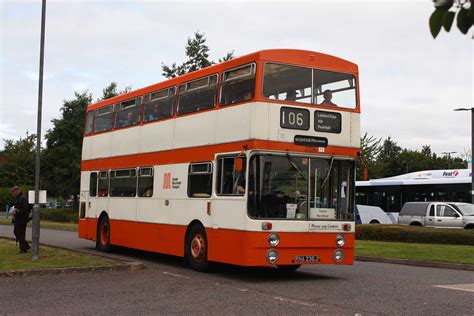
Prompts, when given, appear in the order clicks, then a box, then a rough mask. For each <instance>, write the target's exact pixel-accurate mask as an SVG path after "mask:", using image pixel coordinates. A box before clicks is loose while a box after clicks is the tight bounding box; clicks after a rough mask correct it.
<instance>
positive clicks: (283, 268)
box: [277, 264, 301, 272]
mask: <svg viewBox="0 0 474 316" xmlns="http://www.w3.org/2000/svg"><path fill="white" fill-rule="evenodd" d="M277 267H278V269H280V270H281V271H288V272H291V271H296V270H298V269H299V267H301V264H288V265H286V264H285V265H281V266H277Z"/></svg>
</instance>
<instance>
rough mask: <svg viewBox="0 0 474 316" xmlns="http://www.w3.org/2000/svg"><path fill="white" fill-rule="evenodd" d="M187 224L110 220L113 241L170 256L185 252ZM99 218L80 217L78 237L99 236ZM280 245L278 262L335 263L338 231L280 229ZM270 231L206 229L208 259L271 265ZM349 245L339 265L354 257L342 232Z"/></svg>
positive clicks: (351, 239) (351, 242)
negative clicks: (312, 258)
mask: <svg viewBox="0 0 474 316" xmlns="http://www.w3.org/2000/svg"><path fill="white" fill-rule="evenodd" d="M186 229H187V227H186V226H184V225H171V224H158V223H143V222H133V221H125V220H114V219H110V241H111V244H113V245H117V246H123V247H129V248H135V249H140V250H145V251H152V252H158V253H164V254H168V255H174V256H180V257H182V256H183V255H184V240H185V235H186ZM96 233H97V219H94V218H88V219H81V220H79V237H80V238H85V239H93V240H95V239H96ZM277 233H278V235H279V236H280V244H279V245H278V246H277V247H275V249H277V250H278V252H279V257H280V258H279V259H278V262H277V264H295V262H294V260H295V257H296V256H318V257H319V259H320V261H319V262H317V263H319V264H335V262H334V260H333V258H332V255H333V252H334V250H336V249H337V248H338V247H337V246H336V236H337V235H338V233H325V232H306V233H305V232H303V233H301V232H298V233H296V232H277ZM269 234H270V232H269V231H267V232H264V231H262V232H254V231H240V230H230V229H211V228H207V229H206V235H207V240H208V259H209V260H210V261H217V262H223V263H229V264H236V265H242V266H269V265H270V264H269V263H268V262H267V261H266V257H265V256H266V253H267V251H268V250H269V249H270V248H271V247H270V246H269V244H268V235H269ZM343 235H344V236H345V238H346V244H345V245H344V246H343V247H342V249H343V250H344V252H345V257H344V260H343V261H342V262H340V263H338V264H343V265H347V264H352V263H353V260H354V244H355V235H354V233H343Z"/></svg>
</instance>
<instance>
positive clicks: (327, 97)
mask: <svg viewBox="0 0 474 316" xmlns="http://www.w3.org/2000/svg"><path fill="white" fill-rule="evenodd" d="M323 97H324V101H323V102H321V104H320V105H327V106H337V104H335V103H333V102H332V91H331V90H325V91H324V93H323Z"/></svg>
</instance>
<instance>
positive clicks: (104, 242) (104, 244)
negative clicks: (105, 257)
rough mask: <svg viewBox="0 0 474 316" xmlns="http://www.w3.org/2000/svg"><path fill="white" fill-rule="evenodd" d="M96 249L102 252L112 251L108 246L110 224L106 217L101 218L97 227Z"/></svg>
mask: <svg viewBox="0 0 474 316" xmlns="http://www.w3.org/2000/svg"><path fill="white" fill-rule="evenodd" d="M96 248H97V249H98V250H101V251H104V252H110V251H112V246H111V245H110V222H109V217H108V216H107V215H105V216H102V217H101V218H100V221H99V225H98V227H97V242H96Z"/></svg>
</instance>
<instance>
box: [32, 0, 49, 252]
mask: <svg viewBox="0 0 474 316" xmlns="http://www.w3.org/2000/svg"><path fill="white" fill-rule="evenodd" d="M45 22H46V0H43V5H42V9H41V43H40V64H39V84H38V117H37V122H36V164H35V165H36V173H35V205H34V206H33V227H32V241H33V245H32V251H31V253H32V259H33V261H34V260H38V258H39V237H40V204H39V190H40V154H41V115H42V112H41V111H42V106H43V65H44V29H45Z"/></svg>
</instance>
